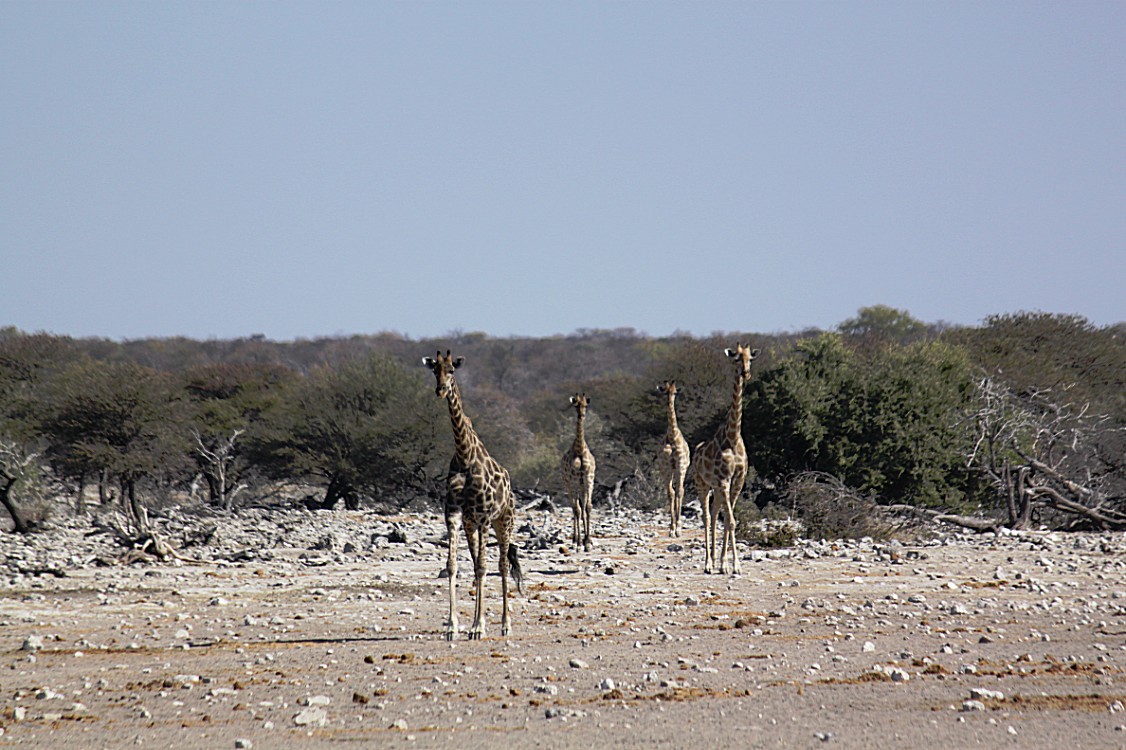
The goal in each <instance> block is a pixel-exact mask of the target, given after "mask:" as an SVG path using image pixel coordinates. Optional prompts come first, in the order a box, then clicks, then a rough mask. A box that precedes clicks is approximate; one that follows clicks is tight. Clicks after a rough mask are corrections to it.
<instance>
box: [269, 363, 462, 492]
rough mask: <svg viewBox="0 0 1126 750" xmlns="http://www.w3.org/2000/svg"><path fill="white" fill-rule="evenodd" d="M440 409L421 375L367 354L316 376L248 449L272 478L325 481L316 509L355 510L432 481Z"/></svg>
mask: <svg viewBox="0 0 1126 750" xmlns="http://www.w3.org/2000/svg"><path fill="white" fill-rule="evenodd" d="M438 407H439V404H437V399H435V398H434V396H433V394H432V393H429V392H427V390H426V389H425V387H424V385H423V381H422V379H421V378H420V377H416V376H415V374H413V373H410V372H408V371H407V370H406V369H405V368H404V367H402V366H401V365H400V364H398V363H397V362H395V361H394V360H392V359H390V358H388V357H385V356H382V355H372V356H370V357H368V358H367V359H362V360H353V361H350V362H346V363H344V364H342V365H340V366H339V367H336V368H327V367H325V368H319V369H317V370H315V371H314V372H313V373H312V374H311V375H310V376H309V377H308V378H307V379H306V380H305V381H303V382H301V383H298V384H297V385H296V386H295V387H294V388H293V391H292V392H291V393H290V394H289V395H288V396H287V398H286V403H285V405H284V406H283V407H282V408H280V409H279V410H278V411H277V413H275V414H273V415H272V416H271V417H269V418H268V419H266V420H264V421H263V423H262V424H261V425H260V426H259V428H258V429H256V430H255V435H254V436H253V438H252V440H248V449H249V450H252V451H253V454H254V456H255V460H256V461H257V462H259V463H260V464H261V465H262V466H263V467H264V468H265V469H266V470H267V471H268V472H269V473H270V474H271V475H272V476H275V477H277V478H285V479H292V480H297V481H315V482H318V483H323V485H324V487H325V495H324V499H323V500H322V501H321V502H320V503H319V506H320V507H322V508H332V507H334V506H335V505H336V504H337V503H338V502H339V501H340V500H343V501H344V504H345V507H347V508H348V509H350V510H354V509H357V508H359V505H360V497H361V495H371V496H376V497H379V496H382V495H383V494H384V493H385V492H386V491H387V490H388V489H391V490H398V489H400V488H419V487H421V486H423V485H425V484H427V483H428V482H429V481H430V480H431V478H432V475H433V474H434V473H435V472H434V466H433V461H434V458H435V448H436V446H437V435H436V432H437V427H438V425H440V424H441V423H440V421H439V416H440V413H439V409H438ZM250 437H251V436H250V435H248V438H250Z"/></svg>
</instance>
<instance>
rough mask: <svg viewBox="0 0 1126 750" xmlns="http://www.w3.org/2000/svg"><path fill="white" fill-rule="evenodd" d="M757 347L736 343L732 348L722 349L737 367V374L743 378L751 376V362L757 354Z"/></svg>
mask: <svg viewBox="0 0 1126 750" xmlns="http://www.w3.org/2000/svg"><path fill="white" fill-rule="evenodd" d="M758 352H759V350H758V349H752V348H751V347H750V345H746V346H744V345H743V344H736V345H735V348H734V349H724V350H723V353H724V354H726V355H727V358H728V359H729V360H730V361H731V362H732V364H734V365H735V366H736V367H737V368H738V369H739V375H740V377H742V378H743V379H744V380H746V379H747V378H749V377H751V362H752V361H753V360H754V358H755V357H757V356H758Z"/></svg>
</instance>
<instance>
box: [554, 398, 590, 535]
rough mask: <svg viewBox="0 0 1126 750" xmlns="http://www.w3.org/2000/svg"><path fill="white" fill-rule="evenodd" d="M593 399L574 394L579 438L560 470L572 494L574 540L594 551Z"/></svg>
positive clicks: (572, 399)
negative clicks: (589, 416)
mask: <svg viewBox="0 0 1126 750" xmlns="http://www.w3.org/2000/svg"><path fill="white" fill-rule="evenodd" d="M589 405H590V399H589V398H587V396H586V394H585V393H576V394H575V395H574V396H571V406H574V407H575V414H576V416H577V419H576V422H575V442H574V443H572V444H571V447H570V448H569V449H568V450H567V452H566V453H564V454H563V461H562V462H561V463H560V467H559V468H560V471H561V473H562V475H563V487H564V488H565V489H566V491H567V494H568V495H569V496H570V497H571V510H572V511H573V516H572V521H571V543H572V544H574V545H575V548H576V549H577V548H578V546H579V545H580V544H581V545H582V546H583V549H584V550H586V551H587V552H590V548H591V541H590V506H591V496H592V495H593V494H594V456H593V455H592V454H591V452H590V449H589V448H587V447H586V440H585V438H584V436H583V422H584V421H585V420H586V408H587V406H589Z"/></svg>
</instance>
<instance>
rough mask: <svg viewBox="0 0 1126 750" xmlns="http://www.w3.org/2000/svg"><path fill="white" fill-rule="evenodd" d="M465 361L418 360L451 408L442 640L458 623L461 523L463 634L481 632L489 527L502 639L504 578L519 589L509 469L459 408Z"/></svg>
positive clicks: (505, 607) (505, 622)
mask: <svg viewBox="0 0 1126 750" xmlns="http://www.w3.org/2000/svg"><path fill="white" fill-rule="evenodd" d="M464 361H465V358H464V357H456V358H454V357H451V356H450V352H449V350H446V355H445V356H444V357H443V356H442V353H441V352H440V351H439V352H438V354H437V356H436V357H434V358H431V357H423V359H422V363H423V364H424V365H426V367H428V368H430V371H431V372H433V373H434V377H435V379H436V381H437V387H436V388H435V389H434V393H435V394H436V395H437V396H438V398H442V399H445V400H446V403H447V404H448V405H449V408H450V424H451V425H452V426H453V432H454V456H453V458H452V459H450V471H449V474H448V475H447V476H446V500H445V515H446V533H447V551H448V555H447V558H446V574H447V575H448V576H449V592H450V619H449V621H448V622H447V623H446V625H447V630H446V640H450V641H452V640H454V639H455V638H457V634H458V620H457V531H458V530H457V527H458V524H459V523H460V524H461V525H462V527H463V528H464V529H465V536H466V539H467V541H468V542H469V556H470V557H471V558H472V560H473V585H474V590H475V593H476V601H475V603H474V610H473V624H472V625H471V626H470V627H469V631H468V633H467V635H468V636H469V639H470V640H477V639H479V638H482V637H483V636H484V634H485V624H484V608H485V607H484V602H485V549H486V547H487V546H488V541H489V526H490V525H491V526H492V527H493V532H494V533H495V534H496V537H497V546H498V547H499V548H500V589H501V619H500V634H501V636H507V635H509V634H510V633H511V632H512V628H511V626H510V624H509V620H508V576H509V573H510V572H511V574H512V579H513V581H515V583H516V590H517V591H520V590H521V589H522V578H523V576H522V573H521V570H520V561H519V559H518V558H517V555H516V545H515V544H513V543H512V530H513V524H514V518H515V515H516V511H515V501H514V499H513V495H512V482H511V480H510V479H509V477H508V471H507V470H505V468H504V467H503V466H501V465H500V464H498V463H497V462H496V461H495V460H494V459H493V457H492V456H490V455H489V452H488V451H487V450H485V445H484V444H483V443H482V442H481V438H479V437H478V436H477V433H476V432H475V431H474V430H473V423H472V422H470V421H469V417H468V416H466V414H465V411H464V409H463V408H462V404H461V393H460V391H458V387H457V381H455V380H454V370H456V369H457V368H458V367H460V366H461V365H462V363H463V362H464Z"/></svg>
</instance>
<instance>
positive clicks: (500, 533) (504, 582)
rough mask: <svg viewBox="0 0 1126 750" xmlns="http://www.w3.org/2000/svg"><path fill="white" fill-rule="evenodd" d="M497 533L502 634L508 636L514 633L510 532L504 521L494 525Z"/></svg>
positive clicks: (503, 636) (504, 636)
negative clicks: (510, 599)
mask: <svg viewBox="0 0 1126 750" xmlns="http://www.w3.org/2000/svg"><path fill="white" fill-rule="evenodd" d="M493 530H494V531H495V532H496V535H497V548H498V549H499V550H500V635H501V637H502V638H507V637H508V636H509V635H511V633H512V626H511V624H510V623H509V621H508V546H509V544H510V541H509V534H508V532H507V530H505V528H504V523H503V522H502V521H498V522H497V525H496V526H494V527H493Z"/></svg>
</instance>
